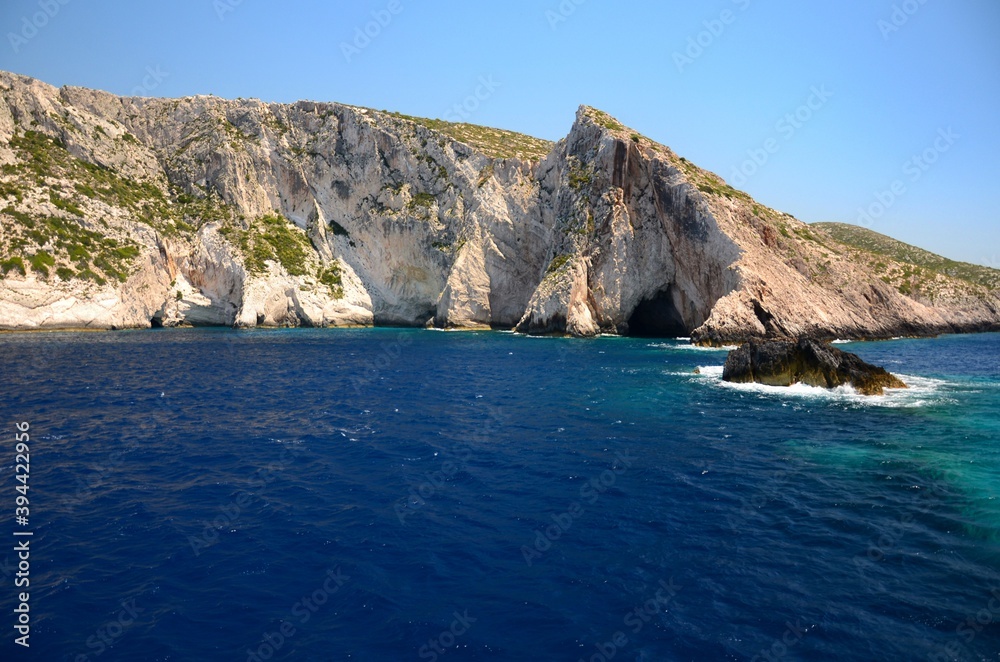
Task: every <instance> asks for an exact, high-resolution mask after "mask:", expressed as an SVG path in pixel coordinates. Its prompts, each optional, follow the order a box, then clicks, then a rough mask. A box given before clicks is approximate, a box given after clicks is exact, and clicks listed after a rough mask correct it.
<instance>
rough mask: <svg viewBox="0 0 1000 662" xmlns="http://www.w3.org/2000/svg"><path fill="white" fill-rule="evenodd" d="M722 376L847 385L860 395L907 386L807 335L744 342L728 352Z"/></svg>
mask: <svg viewBox="0 0 1000 662" xmlns="http://www.w3.org/2000/svg"><path fill="white" fill-rule="evenodd" d="M722 378H723V379H724V380H725V381H727V382H736V383H751V382H752V383H758V384H766V385H768V386H791V385H792V384H808V385H809V386H819V387H822V388H836V387H838V386H843V385H845V384H847V385H850V386H852V387H854V389H855V390H856V391H858V392H859V393H861V394H863V395H883V394H884V392H885V389H887V388H906V384H904V383H903V382H902V380H900V379H899V378H898V377H896V376H895V375H892V374H891V373H889V372H887V371H886V370H885V369H884V368H880V367H878V366H874V365H872V364H870V363H866V362H865V361H863V360H862V359H861V358H860V357H858V356H857V355H855V354H851V353H849V352H844V351H842V350H839V349H837V348H836V347H831V346H830V345H828V344H825V343H822V342H819V341H816V340H811V339H808V338H800V339H799V340H797V341H781V340H765V341H750V342H747V343H744V344H743V345H742V346H740V347H739V348H738V349H734V350H733V351H732V352H730V353H729V357H728V358H727V359H726V365H725V368H724V369H723V373H722Z"/></svg>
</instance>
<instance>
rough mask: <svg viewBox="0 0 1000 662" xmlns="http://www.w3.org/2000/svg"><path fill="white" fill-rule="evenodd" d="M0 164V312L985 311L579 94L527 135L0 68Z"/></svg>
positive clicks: (938, 279) (706, 336) (779, 317)
mask: <svg viewBox="0 0 1000 662" xmlns="http://www.w3.org/2000/svg"><path fill="white" fill-rule="evenodd" d="M0 166H2V172H0V210H2V211H0V277H2V279H0V328H7V329H31V328H58V327H93V328H126V327H144V326H150V325H166V326H170V325H181V324H192V325H203V324H220V325H236V326H257V325H265V326H295V325H309V326H354V325H371V324H385V325H414V326H423V325H427V324H434V325H437V326H440V327H453V328H479V327H493V328H498V327H499V328H516V329H517V330H519V331H522V332H525V333H568V334H572V335H578V336H591V335H595V334H599V333H618V334H636V335H652V336H665V335H666V336H691V337H692V338H693V340H694V341H695V342H700V343H706V344H723V343H732V342H736V341H742V340H745V339H748V338H755V337H778V336H790V337H796V336H800V335H808V336H812V337H843V338H859V337H865V338H867V337H890V336H895V335H921V334H934V333H942V332H955V331H978V330H987V329H996V328H1000V296H998V294H997V292H996V291H995V290H991V289H989V288H986V287H980V286H975V285H972V284H970V283H967V282H965V281H960V280H957V279H953V278H950V277H948V276H945V275H940V274H938V275H935V276H934V277H933V278H932V279H931V281H933V282H931V283H930V285H933V289H931V288H930V285H928V286H927V287H926V288H924V289H921V287H920V286H917V285H914V283H912V282H909V281H907V282H906V283H903V282H895V281H894V280H893V278H897V280H898V278H902V276H898V277H897V276H892V277H891V278H890V277H888V276H886V275H885V274H884V273H880V272H879V271H878V270H877V269H876V268H875V260H874V259H872V256H871V255H863V254H862V253H861V252H859V251H857V250H855V249H852V248H850V247H847V246H845V245H843V244H839V243H838V242H837V241H835V240H834V239H833V238H832V237H831V236H829V235H828V234H826V233H824V231H822V230H820V229H815V228H810V227H809V226H807V225H806V224H804V223H801V222H800V221H798V220H796V219H794V218H793V217H791V216H789V215H787V214H782V213H780V212H777V211H775V210H773V209H770V208H768V207H765V206H763V205H760V204H758V203H757V202H755V201H754V200H752V199H751V198H750V197H749V196H747V195H746V194H744V193H741V192H739V191H736V190H734V189H732V188H731V187H729V186H728V185H726V184H725V182H723V181H722V180H721V179H720V178H719V177H717V176H716V175H714V174H712V173H710V172H707V171H705V170H702V169H700V168H698V167H696V166H695V165H693V164H692V163H690V162H688V161H687V160H685V159H683V158H680V157H678V156H677V155H676V154H674V153H673V152H672V151H671V150H670V149H669V148H667V147H665V146H663V145H660V144H657V143H655V142H653V141H651V140H649V139H647V138H645V137H643V136H640V135H639V134H637V133H635V132H633V131H631V130H630V129H628V128H626V127H624V126H623V125H621V124H620V123H618V122H617V121H616V120H614V119H613V118H611V117H609V116H608V115H606V114H604V113H602V112H600V111H598V110H595V109H593V108H588V107H581V108H580V110H579V111H578V113H577V116H576V121H575V123H574V124H573V126H572V128H571V130H570V132H569V135H568V136H567V137H566V138H565V139H563V140H561V141H559V142H558V143H554V144H551V143H550V144H546V143H544V142H542V141H537V140H533V139H530V138H528V137H526V136H519V135H518V134H512V133H509V132H503V131H499V130H491V129H483V128H481V127H469V126H467V125H445V124H444V123H440V122H436V121H430V120H419V119H416V118H407V117H403V116H398V115H395V114H392V113H386V112H381V111H375V110H370V109H364V108H357V107H353V106H347V105H342V104H336V103H315V102H299V103H296V104H290V105H287V104H268V103H264V102H261V101H257V100H243V99H240V100H235V101H227V100H223V99H219V98H216V97H210V96H200V97H191V98H185V99H147V98H124V97H117V96H114V95H111V94H107V93H103V92H97V91H93V90H86V89H80V88H61V89H58V88H55V87H52V86H49V85H46V84H44V83H42V82H40V81H37V80H34V79H30V78H27V77H23V76H18V75H15V74H9V73H2V72H0ZM890 262H891V261H890ZM880 264H881V263H880ZM882 266H885V265H882ZM896 267H899V265H895V263H892V264H889V266H888V267H886V269H888V270H889V271H888V272H887V273H891V274H906V277H907V278H910V279H911V280H912V279H913V276H912V273H911V271H909V270H906V269H904V268H902V267H899V268H896ZM924 280H926V279H924Z"/></svg>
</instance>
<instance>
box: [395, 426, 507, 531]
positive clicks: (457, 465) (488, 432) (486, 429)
mask: <svg viewBox="0 0 1000 662" xmlns="http://www.w3.org/2000/svg"><path fill="white" fill-rule="evenodd" d="M487 410H488V412H489V414H488V416H487V418H486V420H485V422H484V424H483V427H482V428H481V429H480V430H479V431H478V432H477V433H476V434H475V435H474V436H473V437H472V439H470V442H471V443H472V444H477V445H478V444H482V443H485V442H487V441H489V439H490V437H491V436H492V435H493V433H494V432H495V430H496V428H495V426H500V425H503V423H505V422H506V421H507V418H508V417H507V415H506V414H505V413H504V410H503V409H502V408H501V407H493V406H488V407H487ZM457 451H458V452H455V451H444V452H443V453H442V454H443V458H442V461H441V465H440V466H439V468H438V469H436V470H435V471H431V472H428V473H425V474H424V475H423V480H422V481H421V482H419V483H415V484H412V485H411V486H410V493H409V494H408V495H407V496H405V497H403V498H402V499H400V500H399V501H398V502H396V505H395V506H394V507H393V511H394V512H395V513H396V518H397V519H398V520H399V523H400V524H402V525H404V526H405V525H406V518H407V517H410V516H411V515H414V514H415V513H418V512H420V511H421V510H422V509H423V508H425V507H426V506H427V504H428V503H429V501H430V500H431V499H433V498H434V497H435V496H436V495H437V494H438V493H439V492H440V491H441V490H442V489H444V488H445V486H446V485H447V484H448V481H449V480H451V479H452V478H453V477H454V476H455V475H456V474H458V473H459V472H460V471H463V470H465V468H466V466H467V465H468V463H469V460H471V459H472V447H471V446H468V445H462V446H461V447H459V449H457ZM437 455H438V454H437V453H435V456H437Z"/></svg>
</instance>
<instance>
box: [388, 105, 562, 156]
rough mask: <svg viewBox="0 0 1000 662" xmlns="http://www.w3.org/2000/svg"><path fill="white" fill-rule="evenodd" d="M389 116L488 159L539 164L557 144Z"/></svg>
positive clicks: (482, 128)
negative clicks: (520, 160)
mask: <svg viewBox="0 0 1000 662" xmlns="http://www.w3.org/2000/svg"><path fill="white" fill-rule="evenodd" d="M384 112H386V114H387V115H390V116H392V117H397V118H399V119H403V120H407V121H410V122H413V123H415V124H419V125H420V126H423V127H426V128H428V129H431V130H433V131H438V132H440V133H443V134H445V135H446V136H448V137H449V138H452V139H454V140H457V141H458V142H461V143H465V144H466V145H469V146H471V147H475V148H476V149H478V150H479V151H481V152H482V153H483V154H485V155H486V156H489V157H492V158H495V159H510V158H518V159H523V160H525V161H538V160H539V159H542V158H543V157H545V156H547V155H548V153H549V152H551V151H552V147H553V146H554V144H555V143H552V142H550V141H548V140H542V139H540V138H533V137H531V136H527V135H524V134H523V133H516V132H514V131H506V130H504V129H494V128H491V127H487V126H478V125H475V124H466V123H464V122H461V123H455V122H446V121H444V120H438V119H428V118H426V117H413V116H412V115H403V114H402V113H393V112H388V111H384Z"/></svg>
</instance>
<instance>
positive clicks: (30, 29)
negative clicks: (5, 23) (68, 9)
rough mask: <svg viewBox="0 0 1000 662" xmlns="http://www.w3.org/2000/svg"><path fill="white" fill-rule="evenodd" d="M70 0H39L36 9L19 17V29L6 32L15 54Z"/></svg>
mask: <svg viewBox="0 0 1000 662" xmlns="http://www.w3.org/2000/svg"><path fill="white" fill-rule="evenodd" d="M71 1H72V0H40V2H39V3H38V5H37V6H38V11H36V12H34V13H32V14H30V15H25V16H22V17H21V25H20V29H19V30H18V31H17V32H8V33H7V41H8V42H9V43H10V47H11V49H13V51H14V54H15V55H17V54H18V53H20V52H21V49H22V48H24V47H25V46H26V45H27V44H28V42H29V41H31V40H32V39H34V38H35V37H37V36H38V33H39V32H41V31H42V30H44V29H45V26H47V25H48V24H49V22H50V21H51V20H52V19H54V18H55V17H56V15H58V14H59V12H60V11H61V10H62V8H63V7H65V6H66V5H68V4H69V3H70V2H71Z"/></svg>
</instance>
